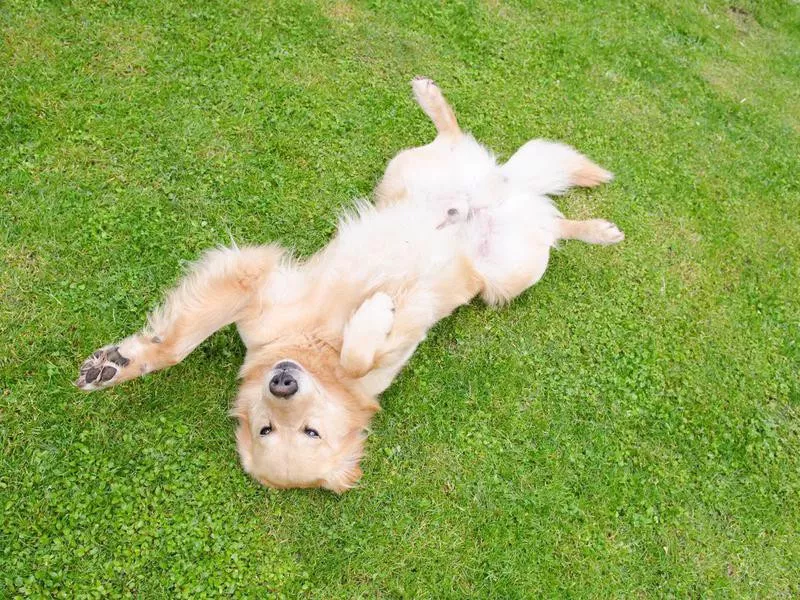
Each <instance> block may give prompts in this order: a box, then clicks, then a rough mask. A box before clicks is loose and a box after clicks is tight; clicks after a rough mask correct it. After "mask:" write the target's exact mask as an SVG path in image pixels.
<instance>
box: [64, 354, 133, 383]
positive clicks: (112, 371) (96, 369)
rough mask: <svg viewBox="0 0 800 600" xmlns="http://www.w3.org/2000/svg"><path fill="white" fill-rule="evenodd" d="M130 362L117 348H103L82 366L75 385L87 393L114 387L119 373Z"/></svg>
mask: <svg viewBox="0 0 800 600" xmlns="http://www.w3.org/2000/svg"><path fill="white" fill-rule="evenodd" d="M130 362H131V361H130V360H129V359H127V358H125V357H124V356H122V355H121V354H120V353H119V347H117V346H107V347H105V348H101V349H100V350H98V351H97V352H95V353H94V354H92V355H91V356H90V357H89V358H87V359H86V360H85V361H84V363H83V365H81V369H80V375H79V376H78V379H77V380H76V381H75V385H76V386H78V387H79V388H80V389H82V390H86V391H92V390H96V389H99V388H101V387H105V386H108V385H112V384H113V383H114V378H115V377H116V376H117V373H118V372H119V371H120V370H121V369H122V368H123V367H126V366H128V364H130Z"/></svg>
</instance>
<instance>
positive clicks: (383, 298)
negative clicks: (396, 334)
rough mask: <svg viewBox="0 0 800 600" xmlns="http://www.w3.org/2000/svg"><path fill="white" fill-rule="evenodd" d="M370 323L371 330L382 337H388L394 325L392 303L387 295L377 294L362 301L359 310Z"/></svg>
mask: <svg viewBox="0 0 800 600" xmlns="http://www.w3.org/2000/svg"><path fill="white" fill-rule="evenodd" d="M359 312H361V313H362V314H363V315H364V316H365V317H367V318H368V319H369V321H370V324H371V326H372V328H374V330H375V331H376V332H380V333H381V334H383V336H384V337H386V336H387V335H389V332H390V331H391V330H392V325H394V301H393V300H392V298H391V296H389V294H386V293H384V292H377V293H375V294H373V295H372V297H370V298H368V299H367V300H365V301H364V303H363V304H362V305H361V308H360V309H359Z"/></svg>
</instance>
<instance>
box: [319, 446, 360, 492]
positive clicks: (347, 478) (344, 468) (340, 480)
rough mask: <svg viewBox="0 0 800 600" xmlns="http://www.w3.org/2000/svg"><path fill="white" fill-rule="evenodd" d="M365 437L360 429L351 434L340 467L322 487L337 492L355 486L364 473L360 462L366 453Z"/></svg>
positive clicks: (326, 479)
mask: <svg viewBox="0 0 800 600" xmlns="http://www.w3.org/2000/svg"><path fill="white" fill-rule="evenodd" d="M365 437H366V436H365V435H364V433H362V432H361V431H360V430H359V431H355V432H354V433H353V434H351V440H348V447H347V448H346V449H345V450H344V453H343V457H342V458H341V459H340V461H339V466H338V468H337V469H336V470H335V471H333V472H332V473H330V474H329V475H328V476H327V477H326V478H325V480H324V481H323V482H322V487H324V488H325V489H328V490H331V491H332V492H336V493H337V494H341V493H343V492H346V491H347V490H349V489H351V488H353V487H355V485H356V484H357V483H358V480H359V479H361V476H362V475H363V474H364V472H363V471H362V470H361V467H360V466H359V463H360V462H361V457H362V456H363V455H364V439H365Z"/></svg>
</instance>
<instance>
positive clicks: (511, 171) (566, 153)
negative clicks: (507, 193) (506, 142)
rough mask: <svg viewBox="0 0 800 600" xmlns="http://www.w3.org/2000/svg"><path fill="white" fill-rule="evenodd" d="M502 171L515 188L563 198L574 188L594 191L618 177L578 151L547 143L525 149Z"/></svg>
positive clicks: (564, 145) (533, 144) (519, 151)
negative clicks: (585, 188)
mask: <svg viewBox="0 0 800 600" xmlns="http://www.w3.org/2000/svg"><path fill="white" fill-rule="evenodd" d="M501 171H502V173H503V175H505V176H506V177H508V180H509V182H510V183H511V184H512V185H515V186H516V185H518V186H522V187H524V188H525V189H527V190H529V191H531V192H533V193H535V194H556V195H557V194H563V193H564V192H566V191H567V190H568V189H569V188H571V187H572V186H575V185H577V186H581V187H594V186H597V185H600V184H601V183H606V182H607V181H611V179H612V178H613V177H614V176H613V175H612V174H611V173H610V172H608V171H606V170H605V169H603V168H602V167H599V166H598V165H596V164H594V163H593V162H592V161H591V160H589V159H588V158H586V157H585V156H584V155H583V154H581V153H580V152H578V151H577V150H575V149H574V148H571V147H570V146H567V145H566V144H559V143H557V142H549V141H546V140H531V141H530V142H528V143H527V144H525V145H524V146H522V148H520V149H519V150H517V151H516V153H514V156H512V157H511V158H510V159H509V160H508V162H507V163H506V164H504V165H503V166H502V167H501Z"/></svg>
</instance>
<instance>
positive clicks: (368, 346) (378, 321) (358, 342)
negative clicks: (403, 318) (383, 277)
mask: <svg viewBox="0 0 800 600" xmlns="http://www.w3.org/2000/svg"><path fill="white" fill-rule="evenodd" d="M393 324H394V302H393V301H392V299H391V298H390V297H389V295H388V294H385V293H384V292H377V293H375V294H373V295H372V296H370V297H369V298H367V299H366V300H364V302H363V303H362V304H361V306H359V307H358V309H357V310H356V312H354V313H353V316H352V317H350V320H349V321H348V322H347V325H345V328H344V336H343V339H342V353H341V355H340V357H339V362H340V363H341V365H342V367H343V368H344V370H345V371H347V373H348V374H349V375H350V376H352V377H361V376H363V375H365V374H366V373H367V372H368V371H369V370H370V369H372V367H373V365H374V364H375V357H376V354H377V353H378V350H379V349H380V348H381V347H382V346H383V344H384V343H385V342H386V338H387V336H388V335H389V332H390V331H391V330H392V325H393Z"/></svg>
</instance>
